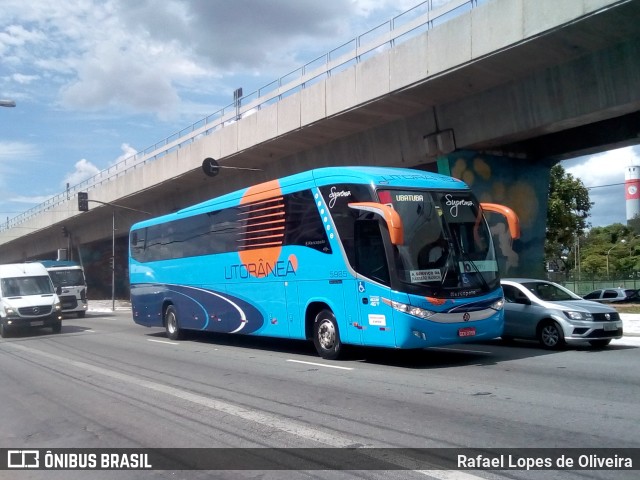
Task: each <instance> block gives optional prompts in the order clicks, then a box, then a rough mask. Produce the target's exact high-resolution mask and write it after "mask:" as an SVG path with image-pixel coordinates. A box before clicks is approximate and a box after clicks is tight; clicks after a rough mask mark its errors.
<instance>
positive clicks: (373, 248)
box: [354, 220, 390, 285]
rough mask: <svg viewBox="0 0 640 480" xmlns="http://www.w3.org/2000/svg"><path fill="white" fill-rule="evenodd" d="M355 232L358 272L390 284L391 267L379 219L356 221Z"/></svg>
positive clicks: (356, 266) (356, 268) (356, 267)
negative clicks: (388, 262) (388, 263)
mask: <svg viewBox="0 0 640 480" xmlns="http://www.w3.org/2000/svg"><path fill="white" fill-rule="evenodd" d="M354 234H355V235H354V237H355V238H354V240H355V254H356V258H355V260H356V262H355V263H356V264H355V270H356V272H358V273H359V274H361V275H364V276H365V277H368V278H371V279H373V280H376V281H378V282H381V283H383V284H385V285H389V283H390V280H389V267H388V265H387V257H386V254H385V250H384V242H383V240H382V233H381V232H380V225H379V223H378V220H358V221H356V222H355V224H354Z"/></svg>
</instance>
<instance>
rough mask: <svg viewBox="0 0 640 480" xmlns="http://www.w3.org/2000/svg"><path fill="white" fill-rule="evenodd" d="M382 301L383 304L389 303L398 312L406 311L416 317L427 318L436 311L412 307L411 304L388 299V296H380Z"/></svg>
mask: <svg viewBox="0 0 640 480" xmlns="http://www.w3.org/2000/svg"><path fill="white" fill-rule="evenodd" d="M382 303H384V304H385V305H389V306H390V307H391V308H393V309H394V310H397V311H398V312H402V313H406V314H408V315H413V316H414V317H418V318H429V317H431V316H433V315H435V314H436V312H432V311H431V310H425V309H424V308H420V307H414V306H413V305H407V304H406V303H400V302H396V301H394V300H389V299H388V298H384V297H383V298H382Z"/></svg>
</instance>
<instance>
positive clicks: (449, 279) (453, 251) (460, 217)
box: [378, 189, 498, 297]
mask: <svg viewBox="0 0 640 480" xmlns="http://www.w3.org/2000/svg"><path fill="white" fill-rule="evenodd" d="M378 197H379V199H380V202H381V203H384V204H388V205H391V206H392V207H393V208H394V210H396V211H397V212H398V214H399V215H400V218H401V219H402V225H403V230H404V241H403V244H401V245H397V246H396V247H397V248H394V256H395V259H394V260H395V266H396V268H395V271H396V280H397V282H398V283H399V285H400V286H401V288H402V289H403V290H405V291H407V292H410V293H416V294H424V295H427V296H444V295H446V296H448V297H458V296H470V295H477V294H479V293H481V292H486V291H489V290H491V289H494V288H495V287H496V286H497V284H498V263H497V261H496V258H495V253H494V249H493V244H492V239H491V235H490V232H489V228H488V226H487V224H486V222H485V220H484V217H483V215H482V210H481V208H480V204H479V202H478V201H477V200H476V199H475V197H474V196H473V194H472V193H471V192H468V191H455V192H451V191H422V190H391V189H389V190H379V191H378Z"/></svg>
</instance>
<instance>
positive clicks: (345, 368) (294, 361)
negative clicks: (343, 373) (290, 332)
mask: <svg viewBox="0 0 640 480" xmlns="http://www.w3.org/2000/svg"><path fill="white" fill-rule="evenodd" d="M287 362H291V363H303V364H304V365H314V366H316V367H326V368H337V369H339V370H353V368H352V367H339V366H338V365H327V364H325V363H315V362H303V361H302V360H292V359H287Z"/></svg>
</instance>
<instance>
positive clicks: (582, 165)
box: [563, 146, 640, 226]
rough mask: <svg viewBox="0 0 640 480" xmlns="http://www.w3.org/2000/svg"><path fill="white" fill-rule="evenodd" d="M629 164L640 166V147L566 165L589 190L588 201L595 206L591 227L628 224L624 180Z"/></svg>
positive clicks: (593, 156) (607, 153) (619, 149)
mask: <svg viewBox="0 0 640 480" xmlns="http://www.w3.org/2000/svg"><path fill="white" fill-rule="evenodd" d="M630 165H640V146H633V147H624V148H618V149H615V150H609V151H608V152H604V153H600V154H597V155H591V156H587V157H580V158H576V159H573V160H568V161H566V162H563V167H564V168H565V170H566V171H567V172H568V173H570V174H571V175H573V176H574V177H576V178H578V179H580V180H581V181H582V183H584V185H585V186H586V187H587V188H589V198H590V199H591V201H592V202H593V203H594V205H593V207H592V208H591V215H590V219H589V221H590V222H591V224H592V226H604V225H611V224H612V223H626V205H625V195H624V180H625V172H626V167H628V166H630Z"/></svg>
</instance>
